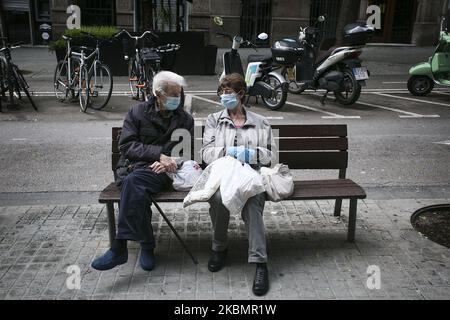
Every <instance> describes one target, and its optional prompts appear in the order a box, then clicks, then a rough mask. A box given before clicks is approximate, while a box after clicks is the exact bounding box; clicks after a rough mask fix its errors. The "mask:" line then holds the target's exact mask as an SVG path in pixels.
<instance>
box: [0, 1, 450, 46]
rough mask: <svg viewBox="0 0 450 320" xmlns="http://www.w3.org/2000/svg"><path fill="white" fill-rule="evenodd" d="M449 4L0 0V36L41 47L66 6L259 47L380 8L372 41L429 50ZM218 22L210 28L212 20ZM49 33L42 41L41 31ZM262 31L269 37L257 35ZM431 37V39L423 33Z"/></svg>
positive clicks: (88, 18)
mask: <svg viewBox="0 0 450 320" xmlns="http://www.w3.org/2000/svg"><path fill="white" fill-rule="evenodd" d="M448 1H449V0H189V1H186V0H1V1H0V3H1V4H0V6H1V7H0V9H1V13H0V27H1V28H0V33H3V35H5V36H7V37H8V38H9V39H10V42H14V41H22V42H24V43H32V44H46V43H47V42H48V40H51V38H53V39H56V38H58V37H59V36H60V35H61V34H62V33H63V32H64V30H65V29H66V20H67V18H68V14H67V13H66V10H67V7H68V6H69V5H71V4H75V5H78V6H80V8H81V11H82V14H81V24H82V25H114V26H117V27H118V28H125V29H128V30H135V31H142V30H146V29H153V30H161V31H184V30H191V31H203V32H206V34H207V35H208V39H207V42H208V43H210V44H214V45H218V46H219V47H227V46H229V43H228V42H227V41H226V40H225V39H223V38H219V37H217V36H216V32H218V31H227V32H229V33H232V34H240V35H242V36H243V37H245V38H246V39H249V40H253V41H254V42H256V43H258V44H259V45H270V43H271V42H272V41H273V40H276V39H280V38H283V37H295V36H296V35H297V33H298V29H299V27H300V26H307V25H309V24H311V23H312V22H313V21H314V19H316V18H317V16H319V15H321V14H324V13H326V14H327V21H326V23H325V42H326V43H328V44H329V45H332V44H333V43H336V42H339V40H340V37H341V34H342V29H343V27H344V26H345V24H347V23H351V22H355V21H358V22H362V21H366V20H367V17H368V15H367V14H366V10H367V8H368V6H370V5H377V6H379V8H380V9H381V29H380V30H377V31H376V35H375V36H374V38H373V42H382V43H403V44H414V45H420V46H423V45H433V44H434V43H435V41H436V39H437V36H438V30H439V25H440V16H441V15H443V14H445V13H447V9H448V4H447V2H448ZM214 16H220V17H222V18H223V21H224V25H223V27H219V26H217V25H215V24H214V22H213V17H214ZM48 27H50V28H51V31H49V32H48V33H49V34H50V39H45V38H46V37H47V36H46V35H44V32H45V28H48ZM261 32H265V33H267V34H268V35H269V40H268V41H266V42H261V41H259V40H258V39H257V35H258V34H259V33H261ZM430 35H431V36H430Z"/></svg>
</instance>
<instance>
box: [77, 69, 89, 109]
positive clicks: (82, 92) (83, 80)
mask: <svg viewBox="0 0 450 320" xmlns="http://www.w3.org/2000/svg"><path fill="white" fill-rule="evenodd" d="M78 94H79V99H80V108H81V111H83V112H86V109H87V107H88V106H89V75H88V71H87V69H86V66H80V73H79V82H78Z"/></svg>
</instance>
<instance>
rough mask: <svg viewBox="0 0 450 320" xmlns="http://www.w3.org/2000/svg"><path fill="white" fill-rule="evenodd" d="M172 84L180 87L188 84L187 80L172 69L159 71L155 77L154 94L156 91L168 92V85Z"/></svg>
mask: <svg viewBox="0 0 450 320" xmlns="http://www.w3.org/2000/svg"><path fill="white" fill-rule="evenodd" d="M170 84H177V85H179V86H180V87H184V86H186V80H184V78H183V77H182V76H180V75H178V74H176V73H175V72H171V71H161V72H158V73H157V74H156V75H155V77H154V78H153V88H152V91H153V94H154V95H156V92H157V91H159V92H161V91H162V92H167V87H168V86H169V85H170Z"/></svg>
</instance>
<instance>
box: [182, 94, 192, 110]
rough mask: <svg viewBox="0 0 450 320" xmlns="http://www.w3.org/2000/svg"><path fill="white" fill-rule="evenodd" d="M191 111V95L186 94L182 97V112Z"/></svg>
mask: <svg viewBox="0 0 450 320" xmlns="http://www.w3.org/2000/svg"><path fill="white" fill-rule="evenodd" d="M191 109H192V94H186V95H185V97H184V110H185V111H186V112H187V113H191Z"/></svg>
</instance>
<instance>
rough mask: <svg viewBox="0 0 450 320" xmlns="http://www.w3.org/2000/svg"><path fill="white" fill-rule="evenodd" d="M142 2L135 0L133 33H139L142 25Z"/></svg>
mask: <svg viewBox="0 0 450 320" xmlns="http://www.w3.org/2000/svg"><path fill="white" fill-rule="evenodd" d="M139 2H140V0H134V8H133V9H134V10H133V31H134V32H138V30H139V24H140V12H141V10H140V6H139Z"/></svg>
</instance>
